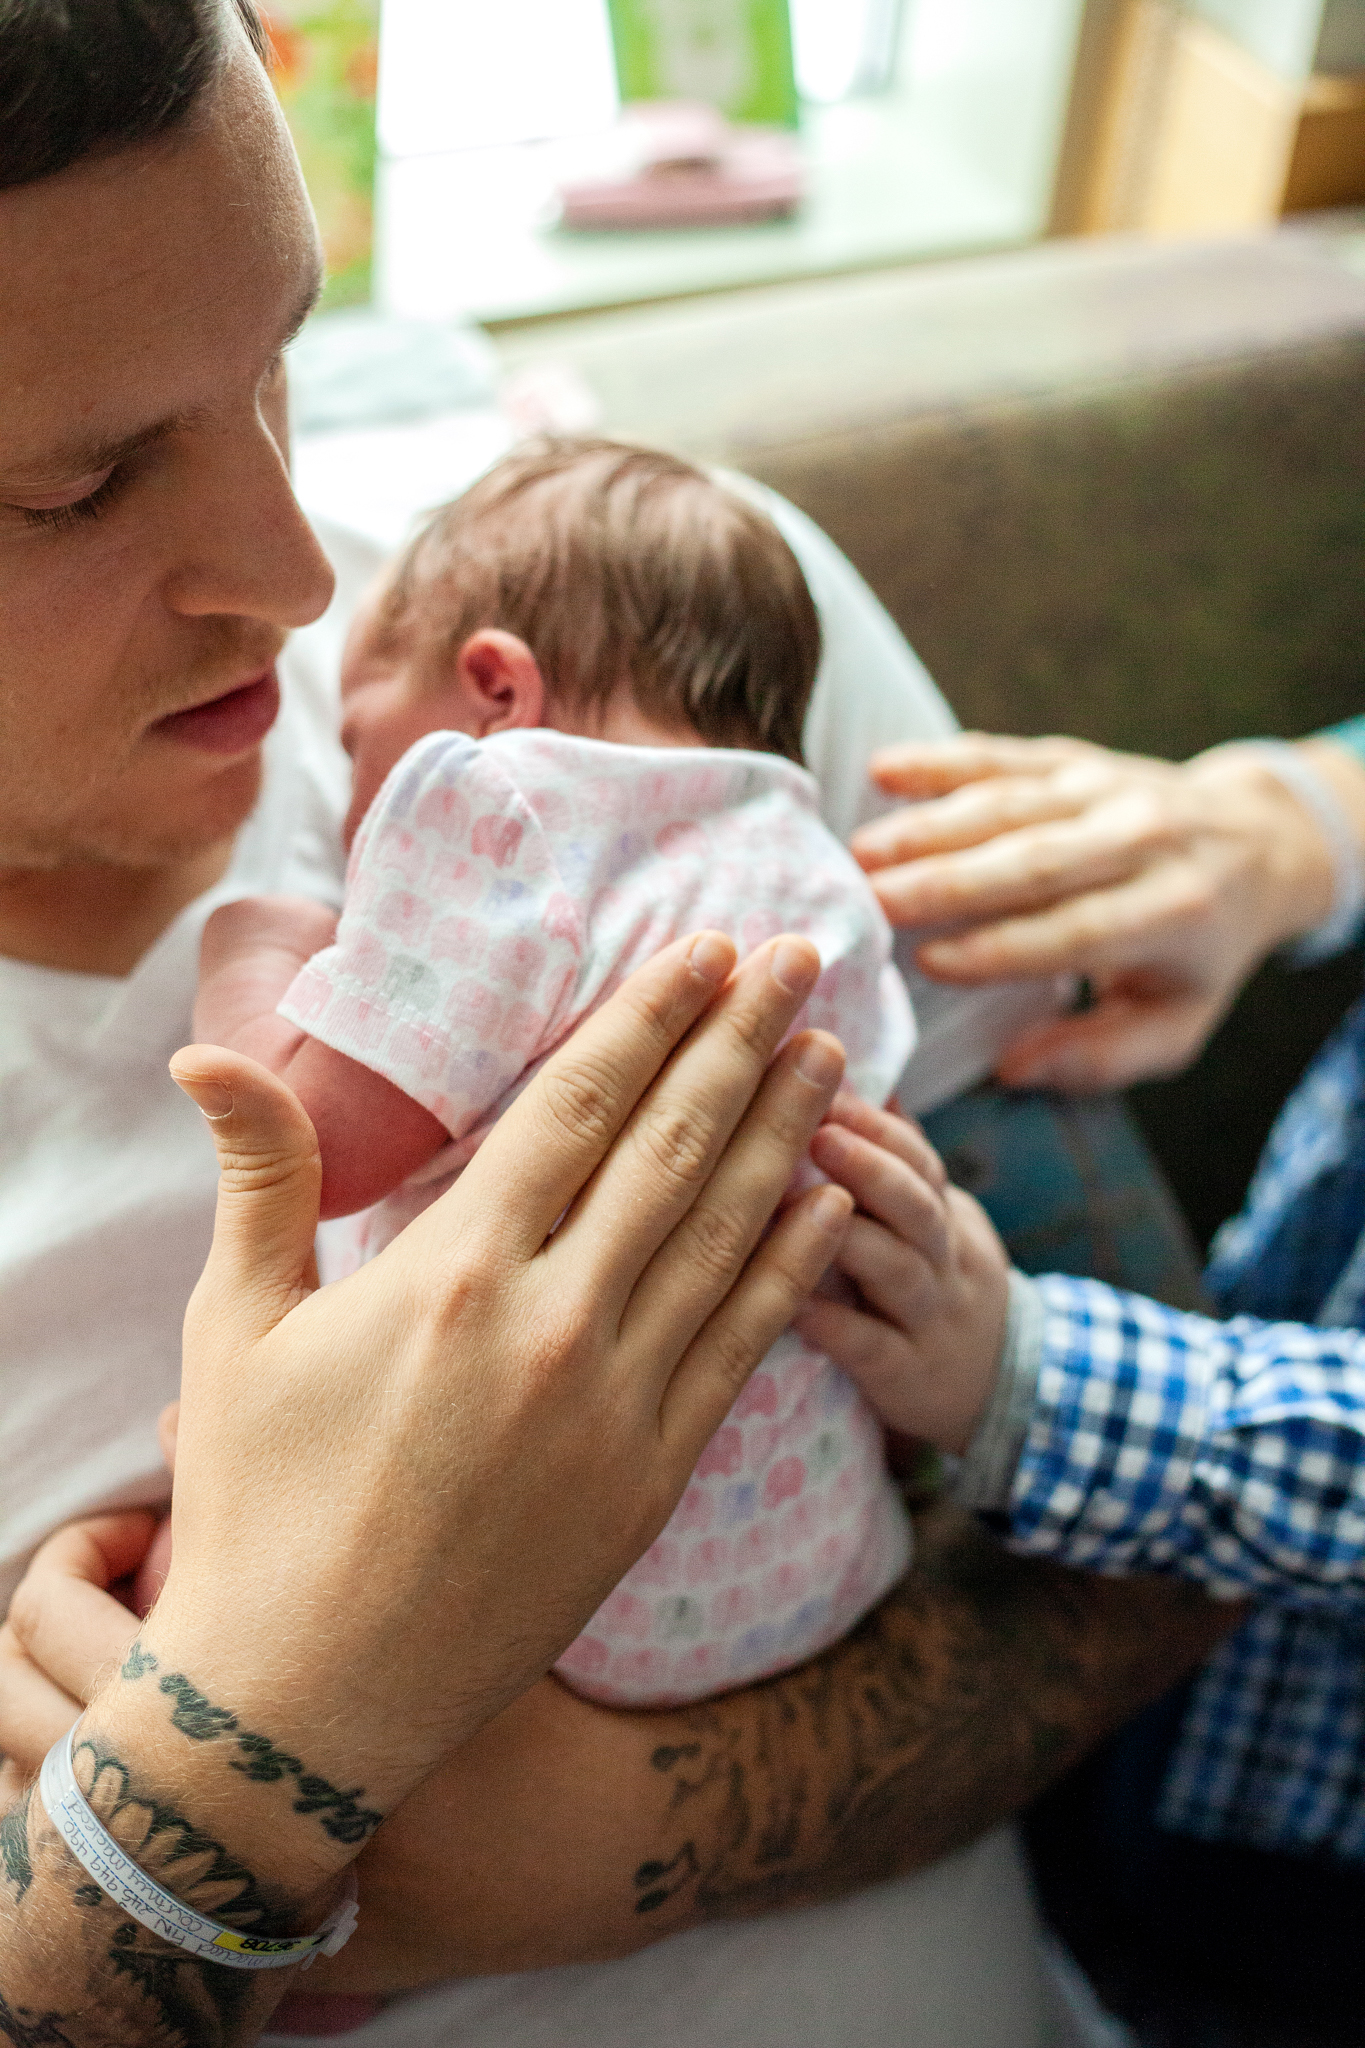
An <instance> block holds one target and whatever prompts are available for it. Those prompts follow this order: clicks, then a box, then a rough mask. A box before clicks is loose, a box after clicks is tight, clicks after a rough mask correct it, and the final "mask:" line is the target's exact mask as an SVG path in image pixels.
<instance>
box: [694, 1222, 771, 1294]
mask: <svg viewBox="0 0 1365 2048" xmlns="http://www.w3.org/2000/svg"><path fill="white" fill-rule="evenodd" d="M754 1234H755V1233H754V1231H753V1230H751V1229H748V1228H747V1227H746V1225H745V1222H744V1219H742V1218H741V1217H739V1216H737V1215H736V1214H735V1213H734V1212H733V1210H730V1209H722V1208H718V1207H716V1206H715V1205H713V1204H711V1203H703V1204H699V1205H698V1206H697V1207H696V1208H695V1209H694V1210H693V1211H692V1213H691V1214H690V1216H689V1217H688V1219H687V1230H686V1238H687V1256H688V1261H689V1264H690V1267H691V1270H692V1272H693V1274H694V1275H695V1276H696V1277H697V1278H698V1279H699V1280H700V1281H701V1282H702V1283H703V1285H707V1286H720V1287H723V1286H727V1285H728V1284H729V1283H730V1282H731V1281H733V1280H734V1279H735V1278H736V1277H737V1275H738V1273H739V1270H740V1268H741V1267H742V1266H743V1264H744V1261H745V1259H746V1258H747V1257H748V1254H749V1248H750V1245H751V1244H752V1242H753V1237H754Z"/></svg>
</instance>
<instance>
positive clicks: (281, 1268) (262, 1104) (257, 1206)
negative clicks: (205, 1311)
mask: <svg viewBox="0 0 1365 2048" xmlns="http://www.w3.org/2000/svg"><path fill="white" fill-rule="evenodd" d="M171 1078H172V1080H173V1081H174V1082H175V1083H176V1085H177V1086H178V1087H180V1088H183V1089H184V1091H185V1093H186V1095H188V1096H189V1098H190V1100H191V1101H192V1102H195V1103H197V1104H198V1106H199V1108H200V1109H201V1110H202V1112H203V1115H204V1120H205V1122H206V1123H207V1125H208V1127H209V1131H210V1133H211V1134H212V1137H213V1143H214V1148H215V1150H216V1151H217V1154H218V1212H217V1216H216V1218H215V1220H214V1226H213V1247H212V1249H211V1251H210V1252H209V1257H208V1264H207V1265H206V1266H205V1268H204V1279H203V1281H202V1282H201V1286H202V1287H204V1288H206V1289H208V1290H210V1291H211V1292H213V1293H214V1294H219V1293H220V1290H221V1291H223V1292H225V1293H226V1294H227V1295H228V1296H229V1297H230V1305H229V1303H228V1302H221V1303H220V1307H221V1310H222V1312H224V1313H226V1314H227V1315H228V1316H229V1317H230V1318H231V1320H232V1322H233V1323H234V1324H235V1325H236V1327H237V1328H238V1329H239V1331H240V1332H241V1334H242V1335H244V1336H249V1335H257V1334H264V1333H265V1331H267V1330H271V1329H273V1328H274V1327H275V1324H276V1323H277V1322H279V1320H280V1318H281V1316H283V1315H285V1314H286V1313H287V1312H288V1310H289V1309H290V1308H291V1307H292V1306H293V1305H294V1303H295V1302H296V1301H297V1300H298V1299H299V1297H300V1295H301V1294H303V1293H306V1292H308V1291H309V1290H310V1289H311V1288H313V1287H316V1285H317V1270H316V1267H315V1265H314V1261H313V1237H314V1234H315V1232H316V1230H317V1227H318V1201H319V1196H320V1193H321V1188H322V1161H321V1159H320V1157H319V1154H318V1141H317V1135H316V1133H315V1132H314V1130H313V1126H312V1124H311V1123H310V1122H309V1119H308V1114H307V1112H306V1110H305V1109H304V1107H303V1104H302V1103H301V1102H300V1101H299V1099H298V1097H297V1095H295V1094H294V1093H293V1091H292V1089H290V1088H287V1087H286V1086H285V1084H284V1082H283V1081H281V1080H279V1079H278V1078H277V1077H276V1076H275V1075H274V1074H272V1073H270V1072H269V1071H268V1070H267V1069H266V1068H265V1067H262V1066H258V1065H257V1063H256V1061H255V1060H249V1059H247V1058H246V1057H245V1056H244V1055H243V1054H241V1053H235V1052H227V1051H225V1050H224V1049H223V1048H222V1047H221V1046H217V1045H191V1046H187V1047H185V1048H184V1050H183V1051H181V1052H178V1053H176V1055H175V1057H174V1059H173V1060H172V1061H171Z"/></svg>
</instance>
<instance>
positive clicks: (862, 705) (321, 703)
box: [0, 507, 1073, 2048]
mask: <svg viewBox="0 0 1365 2048" xmlns="http://www.w3.org/2000/svg"><path fill="white" fill-rule="evenodd" d="M775 509H778V511H779V516H780V517H781V519H782V523H783V525H784V527H786V529H787V530H788V532H789V535H790V537H791V539H792V540H793V542H794V544H795V545H796V547H797V551H798V553H799V555H800V556H801V559H802V561H803V564H804V566H805V567H806V569H807V573H808V574H809V576H810V580H811V584H812V588H813V590H814V592H815V595H816V599H817V602H818V603H819V604H820V606H821V609H822V613H823V616H824V622H825V628H826V634H827V641H828V652H827V658H826V664H825V669H824V672H823V676H822V682H821V685H820V694H819V697H818V701H817V703H816V704H815V706H814V708H813V711H812V726H811V731H812V742H813V743H812V747H811V764H812V766H813V767H814V768H815V770H816V773H817V775H818V776H819V778H820V780H821V782H822V784H823V785H824V786H825V788H826V790H827V792H828V795H829V799H830V801H829V810H830V813H831V822H832V823H833V824H834V826H835V828H836V830H838V831H839V832H841V833H843V832H845V831H847V830H848V829H849V827H850V825H851V824H852V822H853V817H852V816H851V815H850V807H852V808H853V809H855V810H856V809H857V808H858V807H859V794H860V793H859V783H860V776H859V772H858V764H859V763H860V762H861V760H862V758H863V757H864V754H865V752H866V749H867V747H868V745H869V744H870V743H872V742H873V741H875V740H879V739H881V738H882V737H908V736H910V735H912V734H914V733H916V732H925V731H926V730H927V731H942V730H945V729H948V728H949V726H950V721H949V720H948V719H947V715H946V713H945V711H944V709H943V707H942V704H941V700H939V699H938V698H937V696H936V693H935V692H934V690H933V686H932V684H930V683H929V681H928V679H927V677H925V676H924V674H923V671H922V670H921V669H919V667H918V665H917V664H916V663H915V662H914V659H913V657H912V656H911V655H910V654H909V651H908V649H907V648H906V647H905V644H904V642H903V641H902V640H901V639H900V637H899V635H898V634H896V632H895V629H894V627H892V626H891V624H890V621H889V620H887V619H886V617H885V614H884V613H882V612H881V610H880V608H879V607H878V606H877V605H876V604H875V601H874V600H873V599H872V598H871V595H870V593H868V592H867V591H866V589H865V587H864V586H863V585H862V584H861V583H860V582H859V580H858V579H857V578H856V576H855V575H854V574H853V571H852V570H851V569H850V568H849V566H848V565H847V564H846V563H845V562H844V561H843V558H842V557H841V556H840V555H839V554H838V552H837V550H835V549H834V548H833V547H832V545H831V544H830V543H829V542H828V541H827V540H825V538H824V536H823V535H819V534H817V533H816V531H815V529H814V528H813V527H811V526H810V524H809V522H808V521H805V520H803V519H801V517H800V515H799V514H796V513H793V512H791V510H790V508H786V507H778V508H775ZM323 538H324V540H325V541H326V544H327V546H328V549H329V552H330V553H331V554H332V557H333V560H334V562H335V563H336V566H337V569H338V577H339V580H338V590H337V596H336V598H335V599H334V601H333V604H332V606H331V608H330V609H329V611H328V613H327V615H326V617H325V618H323V619H322V620H320V621H319V622H318V623H317V624H316V625H313V626H310V627H308V628H306V629H305V630H304V631H303V632H301V633H298V634H296V635H295V637H294V639H293V640H292V642H291V643H290V645H289V647H288V649H287V650H286V653H285V655H284V657H283V660H282V662H281V677H282V681H283V682H284V685H285V706H284V710H283V713H282V715H281V718H280V720H279V723H278V724H277V726H276V728H275V731H274V733H273V734H272V735H271V738H270V740H269V742H268V744H267V751H266V762H267V766H266V777H265V783H264V788H263V793H262V797H261V801H260V803H259V805H258V807H257V809H256V812H255V813H254V815H253V817H252V818H251V820H250V822H249V823H248V824H247V826H246V827H245V828H244V830H243V832H242V834H241V837H240V839H239V842H238V845H237V848H236V852H235V856H234V859H233V862H232V867H231V870H230V872H229V873H228V874H227V875H226V876H225V877H224V879H223V880H222V881H221V882H220V883H219V884H218V886H217V887H216V888H215V889H214V890H212V891H211V892H210V893H209V895H208V896H206V897H205V898H203V899H201V900H200V901H199V902H198V903H195V904H193V905H191V906H190V908H189V909H187V910H186V911H184V912H183V913H182V914H181V916H180V917H179V918H177V920H176V921H175V923H174V924H173V925H172V926H171V927H170V929H169V930H168V931H167V932H166V933H165V934H164V935H163V936H162V938H161V939H160V940H159V941H158V943H157V944H156V945H155V946H154V947H153V949H152V950H151V952H150V953H149V954H148V955H147V957H146V958H145V959H144V960H143V962H142V963H141V965H140V966H139V967H138V969H137V970H136V972H135V973H134V974H132V975H131V976H129V977H128V978H127V979H126V980H113V979H109V978H105V977H100V976H91V975H79V974H66V973H58V972H53V971H50V970H48V969H44V968H38V967H30V966H26V965H22V964H20V963H19V962H16V961H12V960H2V959H0V1603H4V1602H6V1601H7V1600H8V1598H9V1595H10V1593H11V1592H12V1590H13V1588H14V1586H15V1584H16V1583H17V1581H18V1578H19V1576H20V1574H21V1572H22V1570H23V1567H24V1564H25V1562H26V1561H27V1559H28V1557H29V1556H30V1555H31V1554H32V1551H33V1549H34V1548H35V1547H36V1545H37V1544H38V1543H39V1542H41V1540H42V1539H43V1537H45V1536H46V1535H47V1534H48V1533H49V1532H50V1531H51V1530H52V1529H54V1528H56V1527H57V1526H58V1525H59V1524H60V1523H62V1522H64V1521H67V1520H68V1519H70V1517H72V1516H73V1515H78V1514H86V1513H90V1512H92V1511H95V1510H98V1509H101V1508H108V1507H115V1506H128V1505H134V1504H139V1503H155V1502H157V1501H160V1500H163V1499H164V1498H165V1496H166V1490H167V1484H166V1476H165V1473H164V1471H163V1470H162V1466H161V1459H160V1455H159V1453H158V1451H157V1446H156V1436H155V1429H156V1419H157V1416H158V1414H159V1412H160V1410H161V1408H162V1406H163V1405H164V1404H165V1402H167V1401H168V1400H171V1399H173V1398H174V1396H175V1393H176V1391H177V1384H178V1378H179V1356H180V1330H181V1319H182V1316H183V1313H184V1307H185V1302H186V1299H187V1297H188V1295H189V1293H190V1289H191V1287H192V1286H193V1284H194V1280H195V1278H196V1276H197V1274H198V1272H199V1269H200V1266H201V1265H202V1262H203V1259H204V1255H205V1252H206V1250H207V1247H208V1243H209V1237H210V1233H211V1229H212V1217H213V1201H214V1185H215V1173H214V1158H213V1151H212V1147H211V1145H210V1143H209V1141H208V1138H207V1135H206V1134H205V1132H204V1128H203V1123H202V1120H201V1118H200V1117H199V1114H198V1112H197V1111H196V1110H195V1109H194V1107H193V1106H192V1105H191V1104H190V1103H189V1102H188V1101H187V1100H186V1099H185V1097H184V1096H182V1095H181V1093H180V1091H179V1090H178V1089H177V1088H176V1087H175V1086H174V1084H173V1083H172V1082H171V1080H170V1078H169V1076H168V1075H167V1072H166V1062H167V1061H168V1059H169V1058H170V1056H171V1055H172V1053H174V1052H175V1051H176V1049H177V1048H178V1047H179V1046H180V1045H183V1044H184V1043H186V1041H187V1040H188V1039H189V1037H190V1012H191V1005H192V1002H193V996H194V984H195V971H196V963H197V955H198V942H199V934H200V931H201V929H202V926H203V923H204V920H205V917H206V916H207V914H208V912H209V910H210V909H212V908H214V907H215V906H216V905H217V904H219V903H221V902H225V901H228V900H230V899H231V898H232V897H234V896H238V895H243V894H248V893H254V892H257V891H290V892H301V893H312V894H315V895H318V896H320V897H322V898H324V899H325V900H328V901H332V902H339V900H340V853H339V844H338V831H339V822H340V819H341V817H342V814H343V812H344V809H345V802H346V792H347V786H348V779H349V778H348V773H347V764H346V762H345V759H344V757H343V756H342V754H341V751H340V748H339V747H338V745H337V742H336V739H335V729H336V716H335V678H336V673H337V666H338V657H339V652H340V637H341V633H342V631H343V629H344V623H345V620H346V618H347V616H348V614H349V611H350V608H351V607H352V606H353V604H354V602H355V599H356V597H357V595H358V593H359V589H360V587H361V586H362V584H363V582H364V580H365V579H366V578H367V576H368V575H369V573H370V572H371V571H372V569H373V567H374V565H375V561H376V554H375V552H374V551H373V550H372V549H370V548H369V546H368V545H367V544H366V543H365V542H363V541H360V540H358V539H356V538H355V537H353V536H347V535H345V534H342V533H340V532H339V531H336V530H331V531H328V530H326V529H324V532H323ZM1034 1933H1035V1922H1034V1918H1033V1910H1032V1907H1031V1905H1030V1904H1029V1901H1028V1897H1027V1893H1026V1889H1025V1886H1024V1882H1023V1879H1022V1876H1021V1874H1020V1871H1019V1869H1018V1865H1017V1859H1016V1856H1015V1851H1014V1849H1013V1846H1012V1842H1011V1840H1010V1837H1009V1836H1008V1834H1006V1833H1004V1832H1003V1831H1002V1832H998V1833H997V1834H995V1835H993V1836H991V1837H989V1838H987V1839H986V1840H985V1841H984V1842H981V1843H978V1844H976V1845H975V1846H974V1847H973V1848H972V1849H970V1850H967V1851H964V1852H963V1853H962V1854H961V1855H959V1856H957V1857H954V1858H951V1859H949V1860H947V1861H945V1862H944V1863H942V1864H940V1865H939V1866H938V1867H937V1868H936V1869H935V1870H933V1871H930V1872H926V1873H924V1874H923V1875H921V1876H920V1877H917V1878H912V1879H907V1880H905V1881H903V1882H900V1883H896V1884H891V1885H883V1886H879V1887H877V1888H875V1889H874V1890H871V1891H868V1892H865V1893H862V1894H860V1895H858V1896H856V1897H854V1898H851V1899H846V1900H842V1901H838V1902H835V1903H833V1904H831V1905H828V1906H822V1907H818V1908H815V1909H812V1910H810V1911H806V1912H801V1913H797V1914H791V1915H786V1916H779V1917H775V1918H772V1919H766V1920H759V1921H753V1922H744V1923H736V1924H734V1925H727V1926H717V1927H714V1928H705V1929H700V1930H697V1931H695V1932H693V1933H691V1934H687V1935H684V1936H680V1937H678V1938H676V1939H674V1940H672V1941H668V1942H664V1943H661V1944H659V1945H658V1946H656V1947H655V1948H653V1949H649V1950H646V1951H644V1952H643V1953H642V1954H641V1955H639V1956H636V1957H634V1958H632V1959H630V1960H629V1961H626V1962H622V1963H612V1964H604V1965H591V1966H588V1965H584V1966H581V1967H575V1968H573V1969H571V1970H554V1971H545V1972H536V1973H532V1974H528V1975H523V1976H516V1977H502V1978H490V1979H483V1980H479V1981H477V1982H473V1983H464V1984H460V1985H455V1986H451V1987H443V1988H441V1989H440V1990H438V1991H436V1992H431V1993H427V1994H424V1995H423V1996H422V1997H421V1998H420V1999H416V2000H411V2001H407V2002H405V2003H402V2004H400V2005H398V2006H395V2007H393V2008H391V2009H390V2010H389V2012H388V2013H386V2015H385V2016H384V2017H383V2019H381V2020H380V2021H378V2022H376V2023H375V2025H374V2026H373V2027H371V2028H368V2029H365V2030H364V2031H363V2033H361V2034H360V2035H358V2036H357V2042H358V2044H360V2043H363V2044H365V2048H371V2044H372V2048H400V2044H401V2048H436V2044H468V2048H501V2044H504V2043H505V2044H507V2048H511V2044H512V2043H514V2042H515V2043H516V2048H627V2044H629V2048H642V2044H643V2043H645V2042H646V2041H648V2042H649V2044H650V2048H673V2044H675V2043H676V2044H682V2043H684V2042H685V2043H687V2044H689V2048H727V2044H730V2043H733V2044H734V2048H769V2044H771V2048H838V2044H841V2043H847V2044H849V2048H854V2044H856V2048H883V2044H884V2048H891V2044H893V2043H895V2044H900V2048H916V2044H922V2048H1039V2044H1042V2043H1044V2042H1055V2041H1060V2042H1065V2041H1070V2040H1071V2039H1072V2038H1073V2037H1072V2035H1071V2033H1070V2032H1069V2031H1068V2030H1067V2029H1066V2027H1065V2023H1063V2022H1060V2021H1059V2020H1057V2018H1056V2017H1055V2014H1054V2011H1053V2006H1052V1994H1051V1992H1050V1990H1049V1988H1048V1982H1047V1977H1046V1972H1045V1970H1044V1968H1043V1965H1042V1963H1041V1961H1040V1958H1039V1955H1038V1953H1037V1950H1036V1946H1035V1942H1034Z"/></svg>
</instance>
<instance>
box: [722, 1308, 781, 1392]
mask: <svg viewBox="0 0 1365 2048" xmlns="http://www.w3.org/2000/svg"><path fill="white" fill-rule="evenodd" d="M770 1341H771V1340H770V1337H769V1334H768V1332H767V1330H766V1329H757V1328H755V1327H754V1326H753V1325H752V1324H751V1323H750V1322H749V1321H748V1320H747V1319H746V1321H744V1322H743V1323H740V1322H737V1321H734V1320H727V1321H725V1322H723V1323H718V1324H717V1325H716V1327H715V1328H714V1329H713V1330H712V1331H711V1333H710V1339H709V1348H710V1351H711V1356H712V1358H713V1359H714V1361H715V1364H716V1368H717V1370H718V1372H719V1374H720V1377H721V1380H722V1383H723V1384H724V1385H725V1386H726V1387H727V1388H729V1389H731V1390H733V1391H734V1392H735V1393H738V1391H739V1389H740V1388H741V1387H742V1386H743V1384H744V1382H745V1381H746V1380H747V1379H748V1377H749V1374H750V1373H751V1372H752V1371H753V1369H754V1367H755V1366H756V1365H757V1364H758V1361H759V1359H760V1358H762V1356H763V1354H764V1352H765V1351H766V1350H767V1349H768V1345H769V1342H770Z"/></svg>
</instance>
